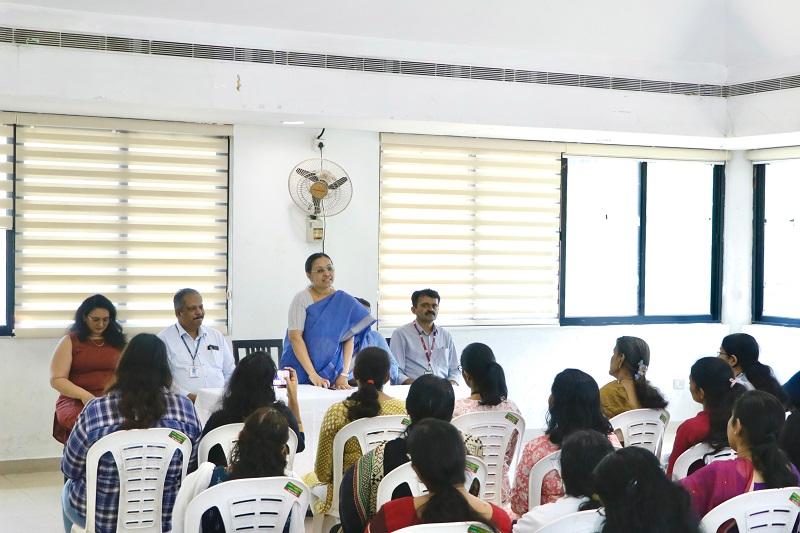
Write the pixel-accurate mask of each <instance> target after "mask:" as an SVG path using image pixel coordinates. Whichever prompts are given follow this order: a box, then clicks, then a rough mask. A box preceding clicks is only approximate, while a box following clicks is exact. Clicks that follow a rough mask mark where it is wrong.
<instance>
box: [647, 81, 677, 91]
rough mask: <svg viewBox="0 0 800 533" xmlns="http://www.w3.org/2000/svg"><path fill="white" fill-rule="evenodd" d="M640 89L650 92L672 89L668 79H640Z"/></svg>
mask: <svg viewBox="0 0 800 533" xmlns="http://www.w3.org/2000/svg"><path fill="white" fill-rule="evenodd" d="M642 90H643V91H647V92H650V93H668V92H671V90H672V84H671V83H670V82H668V81H658V80H642Z"/></svg>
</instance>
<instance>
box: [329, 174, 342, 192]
mask: <svg viewBox="0 0 800 533" xmlns="http://www.w3.org/2000/svg"><path fill="white" fill-rule="evenodd" d="M345 183H347V177H346V176H345V177H343V178H339V179H338V180H336V181H334V182H333V183H331V184H330V185H328V188H329V189H338V188H339V187H341V186H342V185H344V184H345Z"/></svg>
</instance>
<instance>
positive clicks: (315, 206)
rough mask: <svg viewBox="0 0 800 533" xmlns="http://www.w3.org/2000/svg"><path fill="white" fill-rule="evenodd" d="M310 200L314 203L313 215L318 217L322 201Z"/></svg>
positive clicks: (317, 199)
mask: <svg viewBox="0 0 800 533" xmlns="http://www.w3.org/2000/svg"><path fill="white" fill-rule="evenodd" d="M312 200H313V201H314V214H315V215H319V213H320V207H321V206H320V204H322V200H320V199H319V198H312Z"/></svg>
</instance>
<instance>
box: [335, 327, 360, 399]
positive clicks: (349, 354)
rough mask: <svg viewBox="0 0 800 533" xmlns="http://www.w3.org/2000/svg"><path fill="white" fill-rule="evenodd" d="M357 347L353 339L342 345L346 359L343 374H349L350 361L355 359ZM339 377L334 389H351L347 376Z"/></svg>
mask: <svg viewBox="0 0 800 533" xmlns="http://www.w3.org/2000/svg"><path fill="white" fill-rule="evenodd" d="M354 346H355V341H353V337H350V338H349V339H347V340H346V341H344V343H343V344H342V355H343V358H344V369H343V370H342V374H348V373H349V372H348V370H349V368H350V361H352V359H353V347H354ZM342 374H340V375H338V376H336V382H335V384H334V388H336V389H349V388H350V384H349V383H348V382H347V376H346V375H342Z"/></svg>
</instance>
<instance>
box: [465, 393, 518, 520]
mask: <svg viewBox="0 0 800 533" xmlns="http://www.w3.org/2000/svg"><path fill="white" fill-rule="evenodd" d="M482 411H503V412H508V411H510V412H512V413H516V414H518V415H519V416H520V417H522V413H521V412H520V410H519V407H517V405H516V404H515V403H514V402H512V401H510V400H504V401H502V402H500V403H499V404H497V405H481V404H480V403H479V401H478V400H472V399H470V398H464V399H463V400H456V405H455V408H454V409H453V418H455V417H457V416H461V415H465V414H467V413H478V412H482ZM518 438H519V432H518V431H515V432H514V434H513V435H512V436H511V441H510V442H509V443H508V449H507V450H506V456H505V461H504V463H503V490H502V496H503V507H508V504H509V500H510V499H511V481H510V480H509V478H508V470H509V468H510V467H511V461H513V460H514V450H515V449H516V448H517V439H518Z"/></svg>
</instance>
